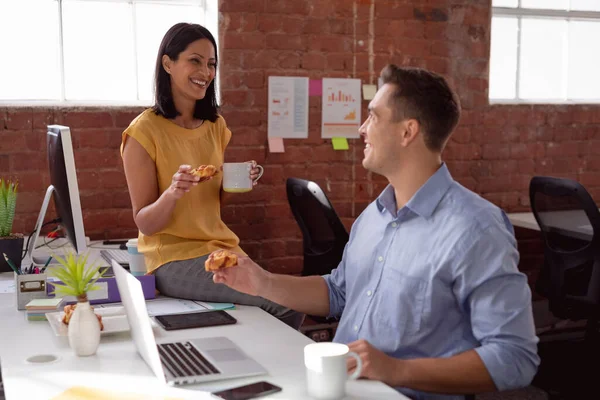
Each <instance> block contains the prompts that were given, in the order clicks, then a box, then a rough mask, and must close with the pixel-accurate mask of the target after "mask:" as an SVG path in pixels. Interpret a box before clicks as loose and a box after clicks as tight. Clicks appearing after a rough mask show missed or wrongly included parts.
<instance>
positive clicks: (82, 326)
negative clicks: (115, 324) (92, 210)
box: [48, 252, 106, 356]
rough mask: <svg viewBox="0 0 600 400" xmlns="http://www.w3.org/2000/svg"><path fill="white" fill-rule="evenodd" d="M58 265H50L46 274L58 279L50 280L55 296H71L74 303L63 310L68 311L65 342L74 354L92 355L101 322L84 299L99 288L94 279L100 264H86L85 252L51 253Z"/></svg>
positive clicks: (97, 340)
mask: <svg viewBox="0 0 600 400" xmlns="http://www.w3.org/2000/svg"><path fill="white" fill-rule="evenodd" d="M53 257H54V258H55V259H56V260H57V261H58V262H59V263H60V266H55V267H52V268H50V269H49V270H48V274H49V275H51V276H54V277H56V278H58V279H59V280H60V282H52V285H53V286H54V290H53V291H54V294H55V295H56V296H63V297H64V296H74V297H75V298H76V299H77V303H76V304H75V306H74V309H73V308H72V307H70V306H67V307H65V311H67V310H69V311H72V314H71V315H70V316H69V317H68V318H67V320H66V322H68V326H69V328H68V332H69V335H68V336H69V345H70V346H71V348H72V349H73V350H74V351H75V354H77V355H78V356H90V355H93V354H96V350H97V349H98V345H99V344H100V330H101V321H100V319H99V318H98V317H97V316H96V314H94V310H93V309H92V307H91V306H90V302H89V301H88V296H87V294H88V292H90V291H93V290H98V289H100V286H99V285H97V284H96V281H97V280H98V279H100V278H101V277H102V276H103V275H104V272H105V271H106V270H105V269H103V270H102V271H100V267H99V266H97V265H95V264H92V265H89V266H88V265H87V260H88V254H80V255H76V254H74V253H72V252H68V253H67V254H66V255H65V257H64V258H62V257H59V256H53Z"/></svg>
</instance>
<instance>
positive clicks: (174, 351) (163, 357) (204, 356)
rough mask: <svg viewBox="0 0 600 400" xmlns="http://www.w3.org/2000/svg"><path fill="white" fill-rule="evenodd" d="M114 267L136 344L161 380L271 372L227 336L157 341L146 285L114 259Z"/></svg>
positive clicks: (197, 379)
mask: <svg viewBox="0 0 600 400" xmlns="http://www.w3.org/2000/svg"><path fill="white" fill-rule="evenodd" d="M112 268H113V271H114V273H115V279H116V280H117V286H118V288H119V294H120V295H121V301H122V302H123V306H124V307H125V312H126V313H127V319H128V320H129V326H130V328H131V336H132V337H133V341H134V343H135V347H136V348H137V351H138V352H139V353H140V355H141V356H142V358H143V359H144V361H145V362H146V364H148V366H149V367H150V369H152V372H154V374H155V375H156V377H157V378H158V379H159V380H160V381H161V382H164V383H167V384H169V385H182V384H191V383H200V382H208V381H216V380H221V379H229V378H238V377H247V376H255V375H262V374H266V373H267V371H266V370H265V369H264V368H263V367H262V366H261V365H260V364H259V363H257V362H256V361H254V360H253V359H251V358H250V357H248V356H247V355H246V354H245V353H244V352H243V351H242V350H241V349H240V348H239V347H238V346H236V345H235V344H234V343H233V342H232V341H231V340H229V339H228V338H226V337H209V338H202V339H189V340H184V341H180V342H172V343H160V344H157V343H156V340H155V339H154V332H153V331H152V326H151V323H150V319H149V317H148V311H147V309H146V301H145V299H144V294H143V292H142V284H141V283H140V281H139V280H138V279H137V278H136V277H134V276H133V275H131V274H130V273H129V272H127V271H126V270H125V269H124V268H123V267H122V266H121V265H119V263H117V262H116V261H114V260H113V261H112Z"/></svg>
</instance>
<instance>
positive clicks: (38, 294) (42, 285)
mask: <svg viewBox="0 0 600 400" xmlns="http://www.w3.org/2000/svg"><path fill="white" fill-rule="evenodd" d="M47 277H48V276H47V275H46V274H27V275H17V274H15V291H16V292H17V310H25V306H26V305H27V303H29V302H30V301H31V300H33V299H45V298H47V297H48V296H47V294H46V279H47Z"/></svg>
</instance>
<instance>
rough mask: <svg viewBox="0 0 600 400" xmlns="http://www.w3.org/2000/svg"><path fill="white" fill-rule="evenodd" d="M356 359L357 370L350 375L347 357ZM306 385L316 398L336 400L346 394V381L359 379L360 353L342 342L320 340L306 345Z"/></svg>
mask: <svg viewBox="0 0 600 400" xmlns="http://www.w3.org/2000/svg"><path fill="white" fill-rule="evenodd" d="M348 357H354V358H355V359H356V370H355V371H354V372H353V373H352V374H351V375H348V372H347V371H348V369H347V366H346V359H347V358H348ZM304 366H305V367H306V386H307V390H308V395H309V396H311V397H312V398H314V399H323V400H325V399H326V400H334V399H341V398H343V397H344V396H345V395H346V381H347V380H348V379H357V378H358V377H359V376H360V372H361V370H362V361H361V360H360V357H359V356H358V354H356V353H354V352H352V351H350V349H349V348H348V346H346V345H345V344H341V343H330V342H319V343H311V344H309V345H306V346H305V347H304Z"/></svg>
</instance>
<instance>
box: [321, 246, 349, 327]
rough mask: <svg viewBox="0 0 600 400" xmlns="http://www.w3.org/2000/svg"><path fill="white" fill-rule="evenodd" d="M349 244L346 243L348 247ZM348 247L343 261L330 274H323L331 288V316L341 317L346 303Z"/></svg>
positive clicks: (328, 286) (329, 288)
mask: <svg viewBox="0 0 600 400" xmlns="http://www.w3.org/2000/svg"><path fill="white" fill-rule="evenodd" d="M347 248H348V245H346V249H347ZM346 249H344V256H343V257H342V261H341V262H340V264H339V265H338V266H337V268H336V269H334V270H333V271H331V273H330V274H327V275H323V279H325V283H327V288H328V290H329V317H339V316H340V315H342V311H344V306H345V305H346V271H345V259H346Z"/></svg>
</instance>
